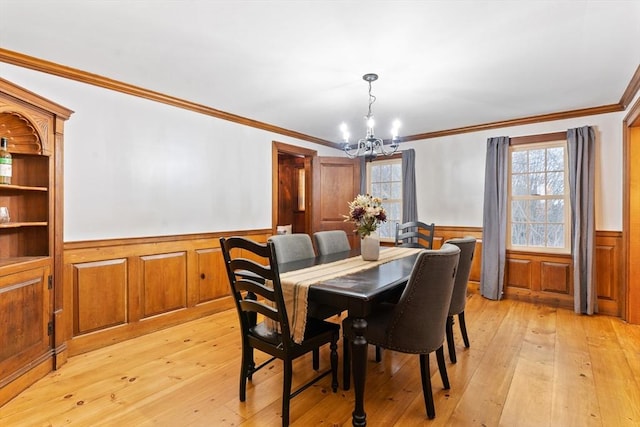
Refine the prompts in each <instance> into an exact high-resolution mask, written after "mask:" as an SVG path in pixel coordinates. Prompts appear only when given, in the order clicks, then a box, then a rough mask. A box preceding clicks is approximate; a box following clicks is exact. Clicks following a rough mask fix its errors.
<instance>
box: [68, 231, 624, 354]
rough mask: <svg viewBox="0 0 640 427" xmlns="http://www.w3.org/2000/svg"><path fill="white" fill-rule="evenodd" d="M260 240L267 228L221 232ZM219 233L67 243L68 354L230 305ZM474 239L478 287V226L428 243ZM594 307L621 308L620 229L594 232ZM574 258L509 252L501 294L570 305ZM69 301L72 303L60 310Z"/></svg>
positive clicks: (474, 288)
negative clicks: (475, 241) (595, 299)
mask: <svg viewBox="0 0 640 427" xmlns="http://www.w3.org/2000/svg"><path fill="white" fill-rule="evenodd" d="M232 234H233V235H244V236H246V237H249V238H251V239H254V240H257V241H261V242H265V241H266V240H267V238H268V237H269V236H270V235H271V234H272V233H271V230H268V229H267V230H257V231H256V230H252V231H244V232H233V233H231V232H226V233H224V235H232ZM222 235H223V234H222V233H218V234H200V235H185V236H169V237H151V238H137V239H117V240H104V241H90V242H73V243H66V244H65V250H64V299H65V301H64V306H65V312H66V313H69V314H68V315H67V316H64V317H63V318H61V319H57V321H58V322H60V323H61V324H57V325H56V333H58V331H60V333H61V334H62V335H64V336H65V338H66V342H67V345H68V351H69V355H71V356H72V355H76V354H80V353H84V352H86V351H89V350H93V349H97V348H100V347H104V346H106V345H109V344H112V343H115V342H119V341H123V340H126V339H129V338H133V337H137V336H140V335H143V334H146V333H149V332H152V331H155V330H158V329H162V328H165V327H167V326H171V325H175V324H178V323H182V322H185V321H187V320H192V319H196V318H198V317H201V316H205V315H207V314H211V313H215V312H218V311H221V310H226V309H229V308H232V307H233V302H232V300H231V298H230V297H229V296H228V284H227V278H226V273H225V271H224V264H223V261H222V254H221V252H220V243H219V238H220V237H221V236H222ZM464 236H473V237H475V238H476V239H478V243H477V246H476V252H475V256H474V261H473V265H472V268H471V273H470V283H469V290H470V291H471V292H478V290H479V285H480V272H481V264H482V229H481V228H480V227H447V226H436V233H435V238H434V247H435V248H438V247H440V246H441V245H442V243H443V242H444V241H445V240H447V239H450V238H454V237H464ZM596 268H597V277H596V283H597V289H598V306H599V312H600V313H602V314H607V315H611V316H621V314H622V313H623V310H624V292H623V280H622V233H620V232H612V231H598V232H596ZM571 273H572V263H571V257H570V256H567V255H548V254H538V253H529V252H508V253H507V264H506V268H505V275H506V279H505V297H506V298H510V299H519V300H525V301H532V302H537V303H540V304H545V305H551V306H559V307H566V308H570V309H572V308H573V285H572V281H571ZM66 307H69V308H70V309H68V310H67V309H66Z"/></svg>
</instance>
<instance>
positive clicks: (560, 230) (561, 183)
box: [507, 140, 571, 253]
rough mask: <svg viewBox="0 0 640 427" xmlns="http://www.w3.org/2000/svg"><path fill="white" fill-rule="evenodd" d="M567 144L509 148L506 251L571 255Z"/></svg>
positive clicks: (529, 145) (556, 143)
mask: <svg viewBox="0 0 640 427" xmlns="http://www.w3.org/2000/svg"><path fill="white" fill-rule="evenodd" d="M567 165H568V157H567V148H566V141H565V140H562V141H551V142H544V143H536V144H523V145H516V146H511V147H509V189H508V200H509V201H508V213H507V215H508V226H507V248H508V249H511V250H523V251H535V252H554V253H570V251H571V242H570V231H571V230H570V228H571V221H570V214H571V212H570V206H571V205H570V201H569V190H568V188H569V186H568V166H567Z"/></svg>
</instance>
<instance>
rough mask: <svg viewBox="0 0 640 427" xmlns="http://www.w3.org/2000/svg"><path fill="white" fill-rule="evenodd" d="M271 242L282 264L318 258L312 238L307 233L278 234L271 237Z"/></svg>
mask: <svg viewBox="0 0 640 427" xmlns="http://www.w3.org/2000/svg"><path fill="white" fill-rule="evenodd" d="M269 241H270V242H273V245H274V247H275V250H276V255H278V262H279V263H281V264H282V263H285V262H292V261H298V260H301V259H305V258H314V257H315V256H316V252H315V251H314V250H313V243H312V242H311V237H309V235H308V234H305V233H293V234H277V235H275V236H271V237H269Z"/></svg>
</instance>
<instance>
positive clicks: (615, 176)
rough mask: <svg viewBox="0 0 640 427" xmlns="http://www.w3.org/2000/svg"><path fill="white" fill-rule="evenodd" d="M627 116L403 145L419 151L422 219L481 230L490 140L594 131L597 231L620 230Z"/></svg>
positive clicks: (498, 130)
mask: <svg viewBox="0 0 640 427" xmlns="http://www.w3.org/2000/svg"><path fill="white" fill-rule="evenodd" d="M625 114H626V113H625V112H620V113H609V114H601V115H596V116H587V117H579V118H575V119H567V120H557V121H550V122H543V123H537V124H531V125H524V126H514V127H509V128H501V129H492V130H487V131H482V132H473V133H465V134H459V135H454V136H447V137H442V138H433V139H428V140H423V141H413V142H408V143H405V144H402V147H401V148H405V147H407V148H409V147H411V148H415V150H416V183H417V184H416V185H417V193H418V194H417V199H418V217H419V218H421V219H423V220H425V221H428V222H435V223H436V224H440V225H452V226H459V225H462V226H476V227H481V226H482V209H483V199H484V166H485V154H486V141H487V139H488V138H490V137H494V136H509V137H517V136H526V135H537V134H544V133H552V132H563V131H566V130H567V129H570V128H576V127H582V126H587V125H589V126H594V127H595V129H596V155H597V160H596V182H595V184H596V229H597V230H622V166H623V163H622V120H623V118H624V116H625Z"/></svg>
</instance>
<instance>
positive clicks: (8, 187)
mask: <svg viewBox="0 0 640 427" xmlns="http://www.w3.org/2000/svg"><path fill="white" fill-rule="evenodd" d="M0 190H19V191H45V192H46V191H49V189H48V188H47V187H33V186H29V185H15V184H0Z"/></svg>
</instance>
